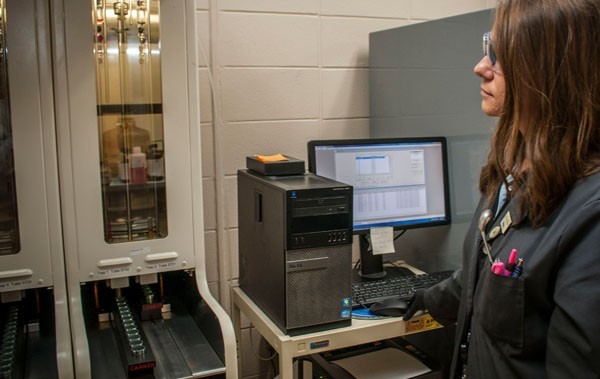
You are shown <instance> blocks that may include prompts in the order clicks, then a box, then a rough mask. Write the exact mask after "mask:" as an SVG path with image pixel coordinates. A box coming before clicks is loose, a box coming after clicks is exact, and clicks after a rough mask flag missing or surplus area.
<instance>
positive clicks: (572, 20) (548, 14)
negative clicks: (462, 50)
mask: <svg viewBox="0 0 600 379" xmlns="http://www.w3.org/2000/svg"><path fill="white" fill-rule="evenodd" d="M492 37H493V43H494V49H495V51H496V55H497V58H498V62H499V64H500V65H501V67H502V71H503V73H504V76H505V82H506V93H505V103H504V106H503V110H502V114H501V115H500V118H499V120H498V125H497V127H496V131H495V133H494V136H493V138H492V146H491V150H490V154H489V157H488V162H487V164H486V166H485V167H484V168H483V171H482V175H481V178H480V182H479V188H480V190H481V192H482V193H483V194H485V195H487V196H488V202H489V203H491V202H492V201H493V198H494V196H495V194H496V191H497V190H498V188H499V186H500V183H501V182H502V181H504V180H505V177H506V176H507V174H512V175H513V177H514V178H515V182H516V187H520V188H521V190H522V191H523V202H522V208H523V209H522V211H525V212H527V213H528V216H529V219H530V220H531V221H532V223H533V225H534V226H540V225H542V224H543V223H544V221H545V220H546V219H547V218H548V216H549V215H550V213H551V212H552V211H553V210H554V209H556V207H557V206H558V205H559V204H560V203H561V202H562V200H563V199H564V198H565V196H566V195H567V193H568V192H569V191H570V189H571V188H572V187H573V185H574V183H575V182H576V181H577V180H578V179H580V178H582V177H585V176H587V175H590V174H592V173H594V172H597V171H599V170H600V127H599V126H600V125H599V120H600V97H599V96H600V95H599V92H600V74H599V73H598V70H599V68H600V59H599V54H600V2H599V1H598V0H499V3H498V6H497V8H496V13H495V22H494V27H493V31H492Z"/></svg>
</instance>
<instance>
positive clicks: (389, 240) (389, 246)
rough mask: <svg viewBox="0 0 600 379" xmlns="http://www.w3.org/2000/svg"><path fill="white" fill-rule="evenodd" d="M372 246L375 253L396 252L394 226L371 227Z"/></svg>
mask: <svg viewBox="0 0 600 379" xmlns="http://www.w3.org/2000/svg"><path fill="white" fill-rule="evenodd" d="M370 233H371V246H372V248H373V255H377V254H388V253H395V252H396V250H394V228H392V227H391V226H390V227H385V228H371V231H370Z"/></svg>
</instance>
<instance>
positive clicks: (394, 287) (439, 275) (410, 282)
mask: <svg viewBox="0 0 600 379" xmlns="http://www.w3.org/2000/svg"><path fill="white" fill-rule="evenodd" d="M453 272H454V271H439V272H432V273H429V274H422V275H403V276H397V277H393V278H384V279H381V280H370V281H364V282H359V283H353V284H352V307H353V308H357V307H361V306H365V307H368V306H370V305H371V304H373V303H377V302H379V301H382V300H386V299H392V298H398V297H399V298H401V299H402V300H407V301H408V300H410V299H411V298H412V296H413V295H414V294H415V292H417V290H419V289H425V288H428V287H431V286H432V285H434V284H437V283H439V282H441V281H442V280H444V279H446V278H448V277H450V276H451V275H452V273H453Z"/></svg>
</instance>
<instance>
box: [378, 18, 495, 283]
mask: <svg viewBox="0 0 600 379" xmlns="http://www.w3.org/2000/svg"><path fill="white" fill-rule="evenodd" d="M492 20H493V15H492V10H491V9H487V10H483V11H479V12H474V13H468V14H463V15H459V16H454V17H448V18H444V19H439V20H434V21H427V22H422V23H418V24H413V25H408V26H403V27H399V28H394V29H389V30H383V31H379V32H374V33H371V34H370V39H369V54H370V55H369V64H370V74H369V84H370V96H369V98H370V112H371V121H370V136H371V137H373V138H384V137H416V136H446V137H447V140H448V154H449V162H448V163H449V179H450V204H451V212H452V225H450V226H441V227H436V228H428V229H423V230H414V231H412V230H411V231H409V232H408V233H406V235H405V236H402V237H401V238H399V239H398V240H397V241H396V251H397V252H398V257H397V258H398V259H404V260H406V261H408V262H409V263H413V264H415V265H417V266H420V267H422V268H423V269H426V270H429V271H434V270H443V269H452V268H457V267H459V266H460V256H461V249H462V242H463V238H464V233H465V231H466V227H467V226H468V223H469V221H470V219H471V216H472V214H473V211H474V209H475V206H476V205H477V202H478V200H479V191H478V189H477V184H478V180H479V173H480V170H481V167H482V165H483V164H484V163H485V160H486V158H487V154H488V151H489V141H490V136H491V133H492V131H493V127H494V125H495V122H496V119H494V118H490V117H488V116H486V115H485V114H483V112H482V111H481V96H480V85H481V80H480V78H478V77H477V76H476V75H475V74H474V73H473V68H474V67H475V65H476V64H477V62H479V60H480V59H481V58H482V56H483V53H482V35H483V33H484V32H486V31H488V30H490V28H491V23H492Z"/></svg>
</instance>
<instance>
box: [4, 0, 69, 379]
mask: <svg viewBox="0 0 600 379" xmlns="http://www.w3.org/2000/svg"><path fill="white" fill-rule="evenodd" d="M49 36H50V24H49V8H48V4H47V2H43V1H35V0H23V1H14V0H0V173H1V176H2V178H1V180H0V377H1V378H23V377H27V378H58V377H65V378H68V377H73V360H72V349H71V342H70V329H69V318H68V310H67V292H66V284H65V271H64V255H63V246H62V239H61V234H62V229H61V219H60V202H59V186H58V179H57V178H58V167H57V164H56V153H57V152H56V147H55V146H56V145H55V124H54V109H53V105H54V104H53V86H52V70H51V67H52V66H51V55H50V44H51V41H50V38H49Z"/></svg>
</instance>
